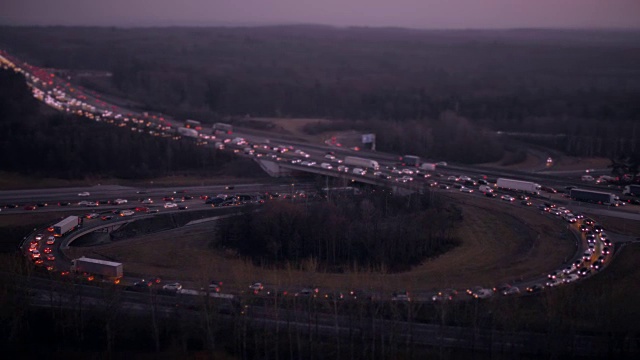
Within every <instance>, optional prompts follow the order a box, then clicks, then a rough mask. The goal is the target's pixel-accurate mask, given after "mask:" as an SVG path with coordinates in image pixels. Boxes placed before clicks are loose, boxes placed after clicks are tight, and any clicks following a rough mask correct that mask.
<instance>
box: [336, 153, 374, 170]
mask: <svg viewBox="0 0 640 360" xmlns="http://www.w3.org/2000/svg"><path fill="white" fill-rule="evenodd" d="M344 164H345V165H351V166H358V167H363V168H371V169H373V170H376V171H377V170H380V164H378V162H377V161H375V160H371V159H365V158H360V157H356V156H347V157H345V158H344Z"/></svg>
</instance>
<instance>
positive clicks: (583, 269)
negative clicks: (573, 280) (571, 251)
mask: <svg viewBox="0 0 640 360" xmlns="http://www.w3.org/2000/svg"><path fill="white" fill-rule="evenodd" d="M589 273H591V270H590V269H589V268H588V267H584V266H583V267H581V268H580V269H578V275H580V276H587V275H589Z"/></svg>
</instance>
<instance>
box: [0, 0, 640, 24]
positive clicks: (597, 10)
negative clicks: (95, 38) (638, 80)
mask: <svg viewBox="0 0 640 360" xmlns="http://www.w3.org/2000/svg"><path fill="white" fill-rule="evenodd" d="M292 23H293V24H299V23H313V24H327V25H337V26H397V27H409V28H426V29H452V28H454V29H459V28H516V27H545V28H636V29H637V28H640V0H181V1H176V0H104V1H94V0H4V1H2V4H0V24H4V25H97V26H166V25H187V26H188V25H196V26H206V25H272V24H292Z"/></svg>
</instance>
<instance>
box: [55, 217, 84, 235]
mask: <svg viewBox="0 0 640 360" xmlns="http://www.w3.org/2000/svg"><path fill="white" fill-rule="evenodd" d="M78 225H80V218H79V217H77V216H68V217H66V218H64V219H63V220H61V221H60V222H58V223H57V224H55V225H53V235H54V236H62V235H64V234H66V233H68V232H69V231H71V230H73V229H75V228H76V227H78Z"/></svg>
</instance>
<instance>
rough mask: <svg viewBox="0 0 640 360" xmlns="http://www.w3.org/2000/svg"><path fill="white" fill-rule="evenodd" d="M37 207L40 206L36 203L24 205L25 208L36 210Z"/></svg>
mask: <svg viewBox="0 0 640 360" xmlns="http://www.w3.org/2000/svg"><path fill="white" fill-rule="evenodd" d="M37 208H38V207H37V206H36V205H26V206H25V207H24V209H25V210H35V209H37Z"/></svg>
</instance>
